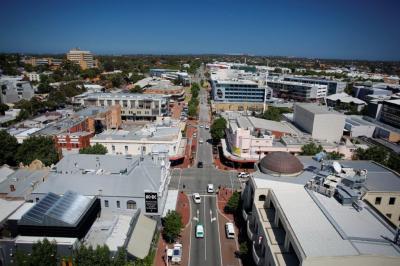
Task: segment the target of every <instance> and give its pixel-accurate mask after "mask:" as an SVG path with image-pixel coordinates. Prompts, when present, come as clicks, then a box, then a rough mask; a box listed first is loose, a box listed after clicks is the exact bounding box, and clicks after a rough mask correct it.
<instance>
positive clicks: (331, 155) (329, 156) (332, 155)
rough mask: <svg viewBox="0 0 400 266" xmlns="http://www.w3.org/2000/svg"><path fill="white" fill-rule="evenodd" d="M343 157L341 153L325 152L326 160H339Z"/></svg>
mask: <svg viewBox="0 0 400 266" xmlns="http://www.w3.org/2000/svg"><path fill="white" fill-rule="evenodd" d="M343 157H344V155H343V154H341V153H339V152H336V151H333V152H328V153H327V154H326V159H327V160H341V159H342V158H343Z"/></svg>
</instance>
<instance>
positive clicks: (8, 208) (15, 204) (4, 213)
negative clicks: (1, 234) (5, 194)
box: [0, 199, 24, 223]
mask: <svg viewBox="0 0 400 266" xmlns="http://www.w3.org/2000/svg"><path fill="white" fill-rule="evenodd" d="M22 204H24V201H23V200H5V199H0V223H3V222H4V220H6V219H7V218H8V217H9V216H10V215H12V214H13V213H14V212H15V211H16V210H18V208H19V207H21V206H22Z"/></svg>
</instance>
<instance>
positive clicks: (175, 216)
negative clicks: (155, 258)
mask: <svg viewBox="0 0 400 266" xmlns="http://www.w3.org/2000/svg"><path fill="white" fill-rule="evenodd" d="M163 224H164V229H163V236H164V239H165V241H167V242H169V243H172V242H174V241H175V239H176V238H177V237H178V236H179V235H180V233H181V228H182V227H183V224H182V217H181V215H180V214H179V213H177V212H176V211H170V212H168V214H167V216H165V218H164V220H163Z"/></svg>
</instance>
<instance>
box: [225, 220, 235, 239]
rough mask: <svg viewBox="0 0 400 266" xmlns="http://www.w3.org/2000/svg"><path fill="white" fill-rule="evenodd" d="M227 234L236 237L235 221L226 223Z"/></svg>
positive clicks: (229, 236)
mask: <svg viewBox="0 0 400 266" xmlns="http://www.w3.org/2000/svg"><path fill="white" fill-rule="evenodd" d="M225 234H226V237H227V238H235V229H234V227H233V223H226V224H225Z"/></svg>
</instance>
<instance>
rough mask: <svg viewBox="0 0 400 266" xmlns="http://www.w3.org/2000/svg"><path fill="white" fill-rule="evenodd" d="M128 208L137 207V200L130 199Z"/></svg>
mask: <svg viewBox="0 0 400 266" xmlns="http://www.w3.org/2000/svg"><path fill="white" fill-rule="evenodd" d="M126 208H127V209H136V201H134V200H128V201H127V202H126Z"/></svg>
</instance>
